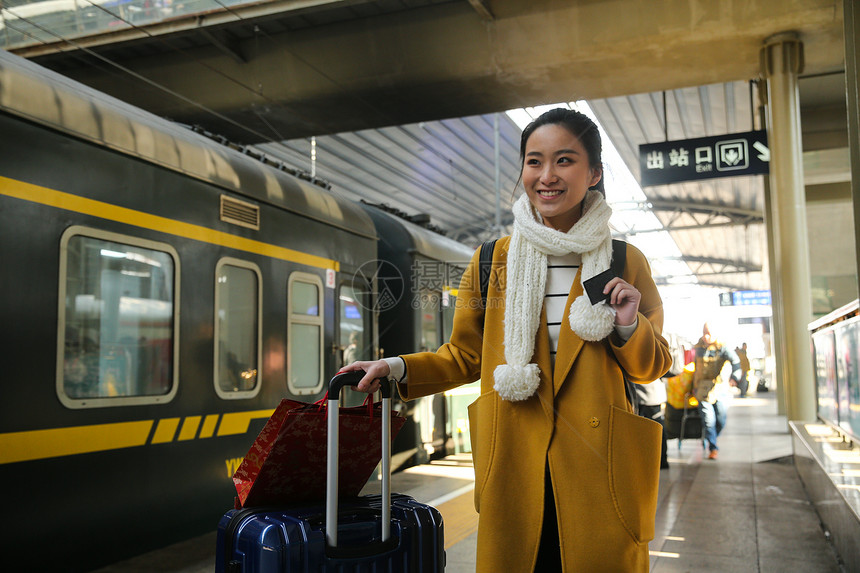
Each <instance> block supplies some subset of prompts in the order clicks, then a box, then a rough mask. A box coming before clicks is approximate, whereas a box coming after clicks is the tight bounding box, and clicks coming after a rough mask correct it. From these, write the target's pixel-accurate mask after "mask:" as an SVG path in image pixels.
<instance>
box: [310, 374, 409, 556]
mask: <svg viewBox="0 0 860 573" xmlns="http://www.w3.org/2000/svg"><path fill="white" fill-rule="evenodd" d="M364 374H365V372H364V371H363V370H357V371H353V372H344V373H343V374H337V375H336V376H335V377H334V378H332V379H331V381H330V382H329V387H328V404H327V406H328V428H327V433H328V444H327V447H326V460H327V461H326V496H325V530H326V553H327V554H328V555H329V556H331V557H344V558H348V557H353V558H354V557H362V556H367V555H373V554H376V553H382V552H384V551H388V550H389V549H390V548H391V545H392V542H393V541H395V542H396V539H391V382H390V381H388V380H386V379H379V382H380V384H381V390H382V432H381V433H382V536H381V541H380V542H379V543H371V544H368V545H365V546H363V547H359V548H355V549H340V548H338V547H337V508H338V499H337V493H338V453H339V452H338V450H339V446H340V441H339V430H340V425H339V423H338V421H339V420H340V415H339V414H340V412H339V409H338V408H339V406H340V391H341V390H342V389H343V387H344V386H357V385H358V383H359V382H360V381H361V379H362V378H364ZM395 545H396V543H395Z"/></svg>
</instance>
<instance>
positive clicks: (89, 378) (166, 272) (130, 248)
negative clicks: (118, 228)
mask: <svg viewBox="0 0 860 573" xmlns="http://www.w3.org/2000/svg"><path fill="white" fill-rule="evenodd" d="M178 267H179V257H178V255H177V253H176V251H175V249H173V247H171V246H170V245H167V244H164V243H156V242H154V241H147V240H143V239H138V238H135V237H129V236H125V235H119V234H116V233H108V232H105V231H99V230H95V229H88V228H85V227H79V226H74V227H70V228H69V229H67V230H66V232H65V233H63V236H62V239H61V242H60V300H59V328H58V344H57V394H58V396H59V398H60V401H61V402H62V403H63V404H64V405H65V406H67V407H69V408H97V407H104V406H121V405H136V404H151V403H163V402H168V401H170V400H171V399H172V398H173V396H174V395H175V394H176V391H177V386H176V380H177V364H176V356H177V355H178V345H179V341H178V337H177V336H176V331H177V316H176V311H177V307H178V304H177V301H178V299H179V268H178Z"/></svg>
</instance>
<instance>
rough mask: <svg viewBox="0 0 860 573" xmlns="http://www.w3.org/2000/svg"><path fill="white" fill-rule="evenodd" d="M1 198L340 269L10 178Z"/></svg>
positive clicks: (1, 180) (1, 181)
mask: <svg viewBox="0 0 860 573" xmlns="http://www.w3.org/2000/svg"><path fill="white" fill-rule="evenodd" d="M0 195H7V196H9V197H14V198H16V199H22V200H24V201H31V202H33V203H40V204H42V205H48V206H51V207H57V208H59V209H66V210H67V211H74V212H76V213H83V214H85V215H92V216H94V217H101V218H102V219H108V220H110V221H117V222H120V223H126V224H128V225H134V226H135V227H142V228H144V229H151V230H153V231H160V232H162V233H169V234H171V235H176V236H178V237H185V238H188V239H194V240H197V241H202V242H204V243H211V244H213V245H223V246H225V247H230V248H233V249H238V250H241V251H247V252H249V253H256V254H258V255H263V256H266V257H272V258H275V259H282V260H285V261H291V262H295V263H299V264H303V265H308V266H311V267H317V268H321V269H334V270H335V271H339V270H340V263H339V262H338V261H334V260H332V259H327V258H325V257H318V256H316V255H311V254H308V253H302V252H300V251H295V250H293V249H287V248H285V247H279V246H277V245H271V244H269V243H263V242H262V241H255V240H253V239H246V238H244V237H238V236H236V235H231V234H230V233H224V232H222V231H216V230H215V229H209V228H208V227H202V226H200V225H192V224H191V223H184V222H182V221H177V220H175V219H168V218H166V217H159V216H157V215H151V214H149V213H144V212H143V211H135V210H134V209H127V208H125V207H119V206H117V205H111V204H110V203H103V202H101V201H96V200H94V199H87V198H86V197H80V196H78V195H72V194H71V193H65V192H63V191H55V190H53V189H48V188H47V187H41V186H39V185H33V184H31V183H25V182H23V181H17V180H15V179H9V178H8V177H2V176H0Z"/></svg>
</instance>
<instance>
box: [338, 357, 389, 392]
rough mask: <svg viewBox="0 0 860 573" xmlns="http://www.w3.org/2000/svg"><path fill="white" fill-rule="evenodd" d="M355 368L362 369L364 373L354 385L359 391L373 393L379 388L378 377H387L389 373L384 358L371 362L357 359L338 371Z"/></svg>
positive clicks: (351, 370)
mask: <svg viewBox="0 0 860 573" xmlns="http://www.w3.org/2000/svg"><path fill="white" fill-rule="evenodd" d="M355 370H364V372H365V375H364V378H362V379H361V380H360V381H359V382H358V386H354V388H355V389H356V390H358V391H359V392H366V393H368V394H373V393H374V392H376V391H377V390H379V379H380V378H387V377H388V375H389V374H390V373H391V368H389V367H388V363H387V362H386V361H385V360H374V361H373V362H365V361H358V362H353V363H352V364H347V365H346V366H344V367H343V368H341V369H340V372H353V371H355Z"/></svg>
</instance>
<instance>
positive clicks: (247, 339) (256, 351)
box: [215, 258, 263, 398]
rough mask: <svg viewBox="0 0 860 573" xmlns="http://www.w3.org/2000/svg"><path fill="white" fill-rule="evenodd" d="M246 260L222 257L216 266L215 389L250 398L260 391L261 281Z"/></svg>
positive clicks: (226, 394)
mask: <svg viewBox="0 0 860 573" xmlns="http://www.w3.org/2000/svg"><path fill="white" fill-rule="evenodd" d="M260 277H261V274H260V269H259V268H258V267H257V266H256V265H254V264H252V263H249V262H246V261H241V260H239V259H231V258H224V259H221V260H220V261H218V265H217V266H216V268H215V392H216V393H217V394H218V395H219V396H220V397H221V398H251V397H253V396H256V395H257V393H259V391H260V384H259V374H258V373H259V365H260V362H261V348H262V344H261V337H262V332H261V331H262V329H261V324H262V312H263V311H262V304H261V301H262V299H263V296H262V289H263V287H262V282H261V280H260Z"/></svg>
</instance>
